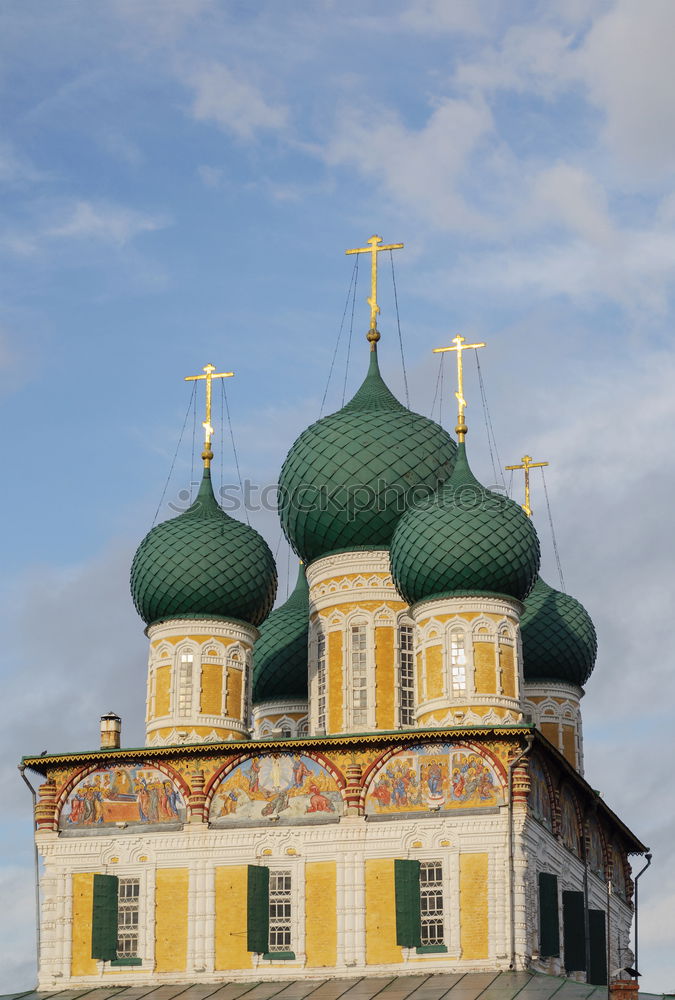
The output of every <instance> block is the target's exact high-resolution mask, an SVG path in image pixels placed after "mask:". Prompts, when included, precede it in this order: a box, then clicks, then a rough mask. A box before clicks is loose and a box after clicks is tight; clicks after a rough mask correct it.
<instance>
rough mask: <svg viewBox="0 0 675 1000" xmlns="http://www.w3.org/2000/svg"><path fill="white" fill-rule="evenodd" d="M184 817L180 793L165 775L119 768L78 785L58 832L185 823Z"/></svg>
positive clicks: (146, 768)
mask: <svg viewBox="0 0 675 1000" xmlns="http://www.w3.org/2000/svg"><path fill="white" fill-rule="evenodd" d="M185 813H186V809H185V802H184V799H183V796H182V794H181V792H180V791H179V789H178V788H177V787H176V786H175V785H174V783H173V782H172V781H171V780H170V779H169V778H168V777H167V776H166V774H164V773H163V772H162V771H159V770H158V769H157V768H154V767H149V766H147V765H143V764H141V765H138V766H136V765H134V766H126V765H120V766H115V767H110V768H101V769H100V770H96V771H92V772H91V773H90V774H88V775H87V776H86V777H85V778H82V780H81V781H79V782H78V783H77V784H76V785H75V787H74V788H73V789H72V791H71V792H70V794H69V795H68V798H67V799H66V801H65V803H64V805H63V808H62V809H61V815H60V819H59V828H60V829H61V830H77V831H87V830H96V829H100V828H105V827H111V826H117V825H119V824H126V825H127V826H137V825H140V826H151V825H155V824H161V825H163V824H167V823H183V822H184V821H185Z"/></svg>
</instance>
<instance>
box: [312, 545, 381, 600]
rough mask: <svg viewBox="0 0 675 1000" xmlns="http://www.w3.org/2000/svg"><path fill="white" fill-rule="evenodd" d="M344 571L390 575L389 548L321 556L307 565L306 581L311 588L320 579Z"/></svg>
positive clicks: (340, 573) (328, 577)
mask: <svg viewBox="0 0 675 1000" xmlns="http://www.w3.org/2000/svg"><path fill="white" fill-rule="evenodd" d="M345 573H364V574H370V573H386V574H387V576H390V575H391V567H390V565H389V550H388V549H365V550H356V551H354V552H334V553H333V554H332V555H327V556H322V557H321V558H320V559H315V560H314V562H313V563H310V565H309V566H308V567H307V583H308V584H309V587H310V590H311V589H312V587H315V586H316V585H317V584H318V583H320V582H321V581H323V580H328V579H330V578H331V577H334V576H342V575H344V574H345ZM392 587H393V584H392Z"/></svg>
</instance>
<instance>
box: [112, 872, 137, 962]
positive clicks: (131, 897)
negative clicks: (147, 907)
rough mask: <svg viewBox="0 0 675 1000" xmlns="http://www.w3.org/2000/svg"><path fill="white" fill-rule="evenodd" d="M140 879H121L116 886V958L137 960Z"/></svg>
mask: <svg viewBox="0 0 675 1000" xmlns="http://www.w3.org/2000/svg"><path fill="white" fill-rule="evenodd" d="M140 892H141V880H140V878H135V877H133V876H131V877H126V876H125V877H122V878H120V879H119V881H118V886H117V957H118V959H119V958H139V957H140V956H139V939H140V907H141V900H140Z"/></svg>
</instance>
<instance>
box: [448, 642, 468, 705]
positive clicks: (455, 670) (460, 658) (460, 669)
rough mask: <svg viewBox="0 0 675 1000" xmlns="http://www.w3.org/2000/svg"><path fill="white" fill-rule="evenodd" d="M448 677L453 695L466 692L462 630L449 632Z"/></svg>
mask: <svg viewBox="0 0 675 1000" xmlns="http://www.w3.org/2000/svg"><path fill="white" fill-rule="evenodd" d="M450 679H451V683H452V693H453V695H463V694H466V652H465V650H464V634H463V633H462V632H451V633H450Z"/></svg>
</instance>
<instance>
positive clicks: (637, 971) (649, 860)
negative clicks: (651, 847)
mask: <svg viewBox="0 0 675 1000" xmlns="http://www.w3.org/2000/svg"><path fill="white" fill-rule="evenodd" d="M645 861H646V862H647V864H646V865H645V866H644V868H642V869H641V870H640V871H639V872H638V873H637V875H636V876H635V878H634V879H633V884H634V885H635V978H636V980H637V981H638V982H639V979H638V976H639V975H640V966H639V965H638V879H639V878H640V876H641V875H644V873H645V872H646V871H647V869H648V868H649V866H650V864H651V863H652V853H651V851H645Z"/></svg>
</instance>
